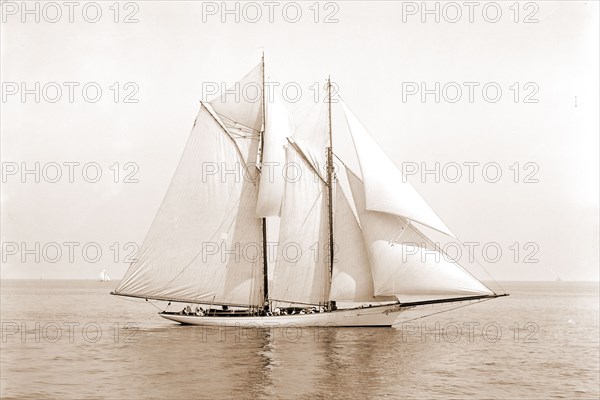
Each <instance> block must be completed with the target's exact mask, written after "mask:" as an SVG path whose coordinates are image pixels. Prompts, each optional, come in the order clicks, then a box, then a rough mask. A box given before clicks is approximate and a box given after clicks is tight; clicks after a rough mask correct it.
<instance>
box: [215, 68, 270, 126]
mask: <svg viewBox="0 0 600 400" xmlns="http://www.w3.org/2000/svg"><path fill="white" fill-rule="evenodd" d="M210 105H211V106H212V108H213V109H214V110H215V111H216V113H217V114H219V116H221V117H222V118H223V121H224V122H225V124H226V126H227V129H228V130H229V131H230V132H231V133H232V135H234V137H235V136H237V135H239V136H247V135H251V134H258V133H259V132H260V129H261V126H262V122H263V121H262V64H258V65H257V66H256V67H254V68H253V69H252V70H251V71H250V72H248V73H247V74H246V75H245V76H244V77H243V78H242V79H240V80H239V81H238V82H236V83H234V84H233V85H231V86H230V87H229V88H227V90H225V91H222V92H221V93H220V94H219V95H218V96H217V97H215V98H214V99H212V100H211V101H210Z"/></svg>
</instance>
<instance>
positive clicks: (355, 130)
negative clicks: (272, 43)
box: [112, 57, 503, 326]
mask: <svg viewBox="0 0 600 400" xmlns="http://www.w3.org/2000/svg"><path fill="white" fill-rule="evenodd" d="M264 82H265V80H264V57H263V60H262V61H261V63H260V64H259V65H258V66H257V67H255V68H254V69H253V70H252V71H251V72H250V73H248V74H247V75H246V76H245V77H244V78H243V79H242V80H241V81H240V82H238V83H237V84H236V87H238V88H240V87H241V88H246V87H249V86H251V85H252V84H254V85H255V86H256V87H258V88H259V96H260V101H254V102H253V101H250V100H249V99H246V98H245V96H242V98H239V97H238V98H236V99H235V101H226V100H227V99H226V98H224V97H222V96H221V97H218V98H216V99H214V100H212V101H210V102H201V104H200V110H199V112H198V115H197V117H196V120H195V122H194V127H193V128H192V132H191V134H190V136H189V138H188V141H187V144H186V147H185V149H184V151H183V155H182V157H181V159H180V162H179V165H178V166H177V169H176V171H175V174H174V176H173V179H172V181H171V184H170V185H169V189H168V191H167V193H166V195H165V197H164V200H163V202H162V204H161V206H160V208H159V210H158V213H157V215H156V217H155V219H154V221H153V223H152V225H151V227H150V230H149V232H148V234H147V236H146V239H145V240H144V243H143V245H142V246H141V248H140V252H139V256H138V260H137V262H135V263H132V264H131V266H130V267H129V269H128V271H127V272H126V274H125V276H124V278H123V279H122V280H121V283H120V284H119V286H118V287H117V289H116V290H115V291H114V292H113V293H112V294H115V295H120V296H129V297H138V298H144V299H154V300H163V301H168V302H180V303H187V304H188V306H186V307H185V308H184V310H183V311H177V312H167V311H164V312H161V313H160V316H162V317H164V318H167V319H170V320H173V321H176V322H179V323H182V324H192V325H221V326H240V325H242V326H243V325H248V326H274V325H275V326H276V325H285V324H288V323H293V324H295V325H296V326H315V325H321V326H322V325H328V326H391V325H392V324H393V323H394V321H395V320H396V319H397V317H398V316H399V314H400V313H402V312H403V311H406V310H414V309H416V308H419V307H421V306H425V305H431V304H442V303H449V302H464V301H483V300H488V299H492V298H496V297H499V296H503V295H499V294H496V293H495V292H494V291H492V290H491V289H489V288H488V287H487V286H485V285H484V284H483V283H481V282H480V281H479V280H477V279H476V278H474V277H473V276H472V275H471V274H470V273H468V272H467V271H466V270H465V269H463V268H462V267H461V266H460V265H459V264H457V263H454V262H450V261H446V260H445V258H444V257H441V258H440V259H441V261H433V260H431V258H432V257H428V258H427V257H425V258H424V257H422V254H421V253H425V252H428V253H431V252H434V253H435V252H437V251H438V250H437V249H436V247H435V246H434V245H433V242H432V241H431V240H429V239H428V238H427V237H426V235H425V234H424V233H423V232H422V231H421V230H420V229H419V227H418V225H419V224H420V225H423V226H427V227H429V228H432V229H434V230H437V231H439V232H441V233H443V234H445V235H448V236H451V237H453V235H452V232H451V231H450V230H449V229H448V227H447V226H446V225H445V224H444V223H443V222H442V221H441V220H440V218H439V217H438V216H437V215H436V214H435V212H434V211H433V210H432V209H431V208H430V207H429V206H428V205H427V203H426V202H425V201H424V200H423V198H421V196H420V195H419V194H418V193H417V192H416V191H415V189H414V188H413V187H412V186H411V185H410V184H409V183H406V181H405V180H404V179H402V173H401V172H400V171H399V170H398V169H397V167H396V166H395V165H394V163H393V162H392V161H391V160H390V159H389V158H388V157H387V155H386V154H385V153H384V152H383V150H382V149H381V148H380V147H379V146H378V145H377V144H376V142H375V141H374V140H373V138H372V137H371V136H370V135H369V133H368V132H367V131H366V129H365V128H364V127H363V125H362V124H361V123H360V122H359V121H358V119H357V118H356V117H355V116H354V114H353V113H352V112H351V111H350V110H349V108H348V107H347V106H345V105H343V107H344V111H345V115H346V120H347V123H348V126H349V128H350V131H351V135H352V139H353V141H354V147H355V150H356V154H357V156H358V160H359V163H360V174H359V173H358V172H354V171H351V170H350V169H349V168H348V167H345V174H346V175H347V179H348V183H349V186H350V192H351V193H344V191H343V190H342V189H341V187H340V184H339V181H338V177H337V176H336V173H335V171H334V168H333V158H334V157H338V155H336V154H334V153H333V146H332V130H333V129H332V120H331V83H330V81H329V80H328V81H327V82H328V83H327V91H328V99H329V101H328V104H327V118H326V120H327V122H325V123H321V124H315V125H314V126H312V125H311V126H309V130H310V132H312V134H313V135H314V136H315V137H317V139H318V140H317V141H316V142H315V143H307V141H305V140H304V141H303V140H300V139H294V137H295V136H296V135H295V134H294V129H295V127H294V126H292V124H291V122H290V121H291V120H290V117H289V115H288V114H287V112H286V110H285V107H283V105H282V104H281V103H280V100H278V99H273V101H272V102H271V101H270V102H268V103H267V102H266V101H265V96H264V92H265V89H264V88H265V84H264ZM311 121H312V120H311ZM304 125H307V124H304ZM292 136H293V137H292ZM321 146H323V147H321ZM325 146H326V147H325ZM324 147H325V148H324ZM321 161H322V162H321ZM282 164H284V165H291V164H293V165H294V166H295V172H296V174H295V179H293V178H291V177H290V176H289V175H288V173H289V171H288V172H285V173H284V174H283V177H285V178H286V179H283V178H278V177H279V176H281V175H282V174H273V173H271V174H270V175H269V174H266V173H264V171H267V169H266V167H267V166H273V165H274V166H276V167H275V168H277V166H281V165H282ZM324 164H325V165H326V171H325V172H323V171H321V169H320V168H319V165H324ZM207 165H208V166H211V170H210V173H207V170H206V166H207ZM214 168H218V169H219V171H220V172H222V171H226V172H227V173H226V174H225V175H224V174H223V173H215V171H216V169H214ZM283 170H284V169H283V168H282V169H281V171H283ZM239 176H243V177H244V179H239ZM236 177H237V179H236ZM352 204H353V205H354V209H355V210H356V212H357V214H358V215H355V213H354V212H353V207H352V206H351V205H352ZM267 218H269V219H270V220H272V219H275V220H277V221H279V223H280V229H279V240H278V249H277V260H276V262H275V265H274V270H273V271H272V272H273V274H272V276H269V268H268V262H267V257H265V255H266V254H267ZM423 238H425V239H427V243H426V244H424V245H423V247H420V248H419V249H418V250H419V251H418V252H416V253H415V252H407V251H406V247H408V246H409V244H410V243H414V242H419V241H421V240H422V239H423ZM315 244H317V245H318V247H316V249H317V250H319V249H321V250H322V252H323V253H325V254H324V255H323V254H321V255H320V256H315V253H314V251H313V250H314V249H315ZM289 247H293V249H292V250H296V253H295V255H292V256H290V254H289V252H288V253H286V252H285V251H286V248H287V249H288V250H289ZM236 249H237V250H236ZM323 249H324V251H323ZM246 250H247V251H246ZM245 251H246V252H245ZM236 252H238V253H239V252H241V253H243V255H245V256H241V257H240V256H239V254H235V255H234V254H231V253H236ZM244 252H245V253H244ZM248 252H249V253H250V254H255V257H248V256H247V254H248ZM415 298H418V301H415ZM342 302H352V303H354V304H359V306H356V305H353V306H350V307H347V308H342V307H341V304H342ZM338 305H339V307H338ZM219 306H220V307H219ZM217 308H218V309H217Z"/></svg>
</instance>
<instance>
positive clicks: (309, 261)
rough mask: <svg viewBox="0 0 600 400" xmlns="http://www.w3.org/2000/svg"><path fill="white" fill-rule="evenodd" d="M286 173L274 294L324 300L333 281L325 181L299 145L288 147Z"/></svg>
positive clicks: (290, 298)
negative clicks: (329, 254)
mask: <svg viewBox="0 0 600 400" xmlns="http://www.w3.org/2000/svg"><path fill="white" fill-rule="evenodd" d="M285 173H286V176H285V192H284V197H283V204H282V207H281V225H280V230H279V246H278V251H277V264H276V267H275V274H274V277H273V290H272V298H273V299H274V300H275V301H282V302H286V303H297V304H324V303H326V301H327V294H328V287H327V286H328V284H329V264H328V259H327V257H328V251H327V250H328V249H327V248H325V247H324V245H325V244H327V238H328V221H327V218H328V214H327V197H326V186H325V182H324V181H323V180H322V178H321V177H320V176H319V175H318V174H317V173H316V171H315V169H314V166H313V165H312V164H309V161H308V159H307V158H306V157H305V156H304V154H303V153H302V151H301V150H300V148H299V147H298V146H295V145H290V146H288V147H287V149H286V168H285Z"/></svg>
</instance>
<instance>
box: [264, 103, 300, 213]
mask: <svg viewBox="0 0 600 400" xmlns="http://www.w3.org/2000/svg"><path fill="white" fill-rule="evenodd" d="M266 119H267V122H266V127H265V132H264V149H263V158H262V163H261V171H262V172H261V175H260V186H259V191H258V205H257V209H256V214H257V216H258V217H276V216H279V215H280V213H281V202H282V200H283V190H284V183H285V182H284V179H283V171H284V166H285V146H286V144H287V138H288V137H291V136H292V135H293V133H294V131H293V127H292V122H291V120H290V116H289V114H288V111H287V110H286V108H285V106H284V105H283V102H282V100H280V99H279V97H278V96H275V97H274V98H273V99H272V102H269V103H267V118H266Z"/></svg>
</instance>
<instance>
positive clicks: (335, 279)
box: [329, 183, 395, 302]
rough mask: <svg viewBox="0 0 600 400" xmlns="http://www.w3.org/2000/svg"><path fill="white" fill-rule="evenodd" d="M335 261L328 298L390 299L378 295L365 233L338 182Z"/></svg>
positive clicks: (357, 300) (361, 300)
mask: <svg viewBox="0 0 600 400" xmlns="http://www.w3.org/2000/svg"><path fill="white" fill-rule="evenodd" d="M333 226H334V238H335V246H334V263H333V274H332V279H331V291H330V293H329V300H332V301H352V302H367V301H387V300H394V299H395V298H394V297H389V298H376V297H375V292H374V290H373V277H372V275H371V265H370V263H369V256H368V254H367V248H366V247H365V242H364V240H363V234H362V231H361V229H360V226H359V224H358V221H357V220H356V217H355V215H354V213H353V212H352V209H351V208H350V204H349V202H348V199H347V198H346V195H345V194H344V193H343V192H342V188H341V187H340V186H339V184H337V183H336V187H335V213H334V224H333Z"/></svg>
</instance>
